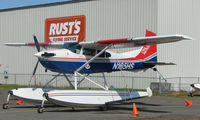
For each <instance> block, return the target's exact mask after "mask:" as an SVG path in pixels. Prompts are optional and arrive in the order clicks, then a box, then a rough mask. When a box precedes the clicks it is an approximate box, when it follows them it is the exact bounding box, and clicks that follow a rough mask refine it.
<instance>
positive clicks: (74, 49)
mask: <svg viewBox="0 0 200 120" xmlns="http://www.w3.org/2000/svg"><path fill="white" fill-rule="evenodd" d="M62 49H68V50H70V51H72V52H73V53H77V54H79V53H80V51H81V46H80V45H79V44H78V43H77V42H73V43H70V42H69V43H64V45H63V46H62Z"/></svg>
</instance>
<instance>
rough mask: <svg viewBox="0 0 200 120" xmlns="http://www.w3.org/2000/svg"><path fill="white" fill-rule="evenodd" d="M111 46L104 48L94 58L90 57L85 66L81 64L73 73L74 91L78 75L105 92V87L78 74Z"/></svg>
mask: <svg viewBox="0 0 200 120" xmlns="http://www.w3.org/2000/svg"><path fill="white" fill-rule="evenodd" d="M111 46H112V44H110V45H108V46H106V47H105V48H104V49H102V50H101V51H100V52H99V53H98V54H96V55H95V56H94V57H92V58H91V59H90V60H88V61H87V62H86V63H85V64H83V65H82V66H81V67H79V68H78V69H77V70H76V71H75V72H74V89H75V90H77V85H78V83H77V79H78V75H80V76H82V77H84V78H85V79H87V80H88V81H90V82H92V83H93V84H95V85H97V86H99V87H101V88H103V89H105V90H107V87H103V86H101V85H100V84H98V83H96V82H94V81H92V80H91V79H89V78H88V77H87V76H84V75H82V74H80V73H79V71H80V70H82V69H83V68H84V67H85V66H86V65H88V64H89V63H91V62H92V61H93V60H95V59H96V58H97V57H98V56H99V55H101V54H102V53H103V52H105V51H106V50H107V49H109V48H110V47H111Z"/></svg>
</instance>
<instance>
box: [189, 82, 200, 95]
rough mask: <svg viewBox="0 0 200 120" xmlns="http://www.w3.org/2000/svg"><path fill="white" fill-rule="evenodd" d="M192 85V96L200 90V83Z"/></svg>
mask: <svg viewBox="0 0 200 120" xmlns="http://www.w3.org/2000/svg"><path fill="white" fill-rule="evenodd" d="M190 86H191V88H190V96H191V97H193V96H194V94H193V92H194V91H200V83H193V84H191V85H190Z"/></svg>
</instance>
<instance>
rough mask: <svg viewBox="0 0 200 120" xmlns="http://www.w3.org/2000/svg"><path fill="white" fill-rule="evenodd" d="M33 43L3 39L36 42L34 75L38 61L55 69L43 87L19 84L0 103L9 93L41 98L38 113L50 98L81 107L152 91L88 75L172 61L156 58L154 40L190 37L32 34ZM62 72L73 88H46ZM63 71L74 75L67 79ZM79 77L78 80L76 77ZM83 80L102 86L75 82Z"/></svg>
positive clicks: (159, 42)
mask: <svg viewBox="0 0 200 120" xmlns="http://www.w3.org/2000/svg"><path fill="white" fill-rule="evenodd" d="M33 38H34V43H5V45H7V46H36V48H37V51H38V53H36V54H35V56H36V57H37V58H38V61H37V64H36V66H35V68H34V72H33V75H35V72H36V69H37V66H38V63H41V64H42V66H43V67H44V68H45V69H46V70H50V71H53V72H56V73H58V74H57V75H56V76H54V77H53V78H52V79H51V80H50V81H49V82H47V83H46V84H45V85H44V87H42V88H18V89H13V90H10V91H9V94H8V98H7V102H6V103H5V104H4V105H3V108H4V109H7V108H8V103H9V98H10V95H12V96H15V97H18V98H19V99H23V100H29V101H32V102H38V101H40V102H42V104H41V106H40V107H39V108H38V113H42V112H43V111H44V103H45V102H47V101H49V102H52V103H54V104H57V105H61V106H70V107H77V106H78V107H80V106H98V107H101V108H103V109H106V105H107V104H108V103H111V102H116V101H123V100H128V99H134V98H142V97H147V96H151V95H152V91H151V89H150V88H147V91H143V92H136V91H115V90H110V89H109V86H108V84H107V81H106V80H105V81H104V83H105V85H104V86H103V85H100V84H98V83H96V82H95V81H93V80H92V79H90V78H89V77H88V76H89V75H90V74H92V73H106V72H107V73H110V72H114V71H140V70H141V71H142V70H147V69H149V68H153V67H154V66H156V65H171V64H172V63H164V62H157V46H156V44H163V43H170V42H177V41H180V40H185V39H188V40H190V39H191V38H189V37H187V36H185V35H178V34H176V35H165V36H156V34H155V33H153V32H151V31H148V30H147V31H146V35H145V37H138V38H123V39H111V40H98V41H90V42H59V43H39V42H38V40H37V38H36V36H33ZM40 46H51V47H52V46H62V48H61V49H55V50H44V51H41V50H40ZM128 47H141V48H139V49H137V50H133V51H128V52H124V53H115V52H111V51H109V50H108V49H118V48H128ZM61 74H63V76H65V78H66V80H67V81H68V83H69V85H70V86H71V87H72V88H73V89H72V90H60V89H48V88H45V87H46V86H47V85H48V84H49V83H51V82H52V81H53V80H54V79H55V78H56V77H58V76H60V75H61ZM66 74H71V75H73V77H74V80H73V81H70V80H69V78H68V76H67V75H66ZM103 75H104V74H103ZM80 77H81V80H79V79H78V78H80ZM83 80H88V81H89V82H91V83H93V84H94V85H96V86H98V87H100V88H102V90H81V89H79V88H78V85H80V84H81V82H82V81H83Z"/></svg>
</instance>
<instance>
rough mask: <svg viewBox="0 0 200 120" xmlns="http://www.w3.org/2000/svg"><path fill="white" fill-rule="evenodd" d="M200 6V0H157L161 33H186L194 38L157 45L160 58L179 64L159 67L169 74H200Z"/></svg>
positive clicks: (181, 75) (187, 75) (168, 75)
mask: <svg viewBox="0 0 200 120" xmlns="http://www.w3.org/2000/svg"><path fill="white" fill-rule="evenodd" d="M199 6H200V1H199V0H158V34H159V35H163V34H184V35H188V36H190V37H192V38H194V40H191V41H187V40H185V41H181V42H177V43H170V44H165V45H159V46H158V48H159V49H158V50H159V52H158V59H159V60H160V61H169V62H174V63H176V64H177V65H176V66H166V67H159V69H160V71H161V72H162V73H163V75H164V76H166V77H198V76H200V72H199V71H200V69H199V66H200V52H199V51H200V47H199V45H200V41H199V40H200V34H199V32H200V30H199V29H200V24H199V21H200V15H199V11H200V7H199Z"/></svg>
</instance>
